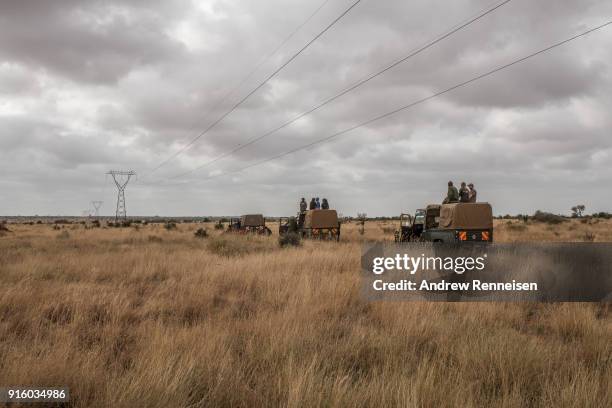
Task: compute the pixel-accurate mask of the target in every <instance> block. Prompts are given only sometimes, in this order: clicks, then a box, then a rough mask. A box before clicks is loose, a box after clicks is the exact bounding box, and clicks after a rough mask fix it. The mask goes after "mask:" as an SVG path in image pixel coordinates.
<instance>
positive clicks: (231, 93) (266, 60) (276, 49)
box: [213, 0, 329, 110]
mask: <svg viewBox="0 0 612 408" xmlns="http://www.w3.org/2000/svg"><path fill="white" fill-rule="evenodd" d="M327 3H329V0H325V1H324V2H323V3H321V4H320V5H319V7H317V8H316V9H315V11H313V12H312V14H310V16H308V18H307V19H306V20H304V21H303V22H302V23H301V24H300V25H299V26H297V27H296V28H295V30H293V31H292V32H291V33H290V34H289V35H288V36H287V37H286V38H285V39H284V40H283V41H282V42H281V43H280V44H279V45H278V46H277V47H276V48H275V49H274V50H272V52H270V53H269V54H268V55H266V56H265V57H264V58H263V59H262V60H261V61H260V62H259V63H257V65H255V67H254V68H253V69H252V70H251V71H250V72H249V73H248V74H247V75H246V76H245V77H244V78H243V79H242V80H241V81H240V82H239V83H238V84H237V85H236V86H235V87H233V88H232V89H231V90H230V91H229V92H228V93H226V94H225V96H223V98H221V100H220V101H219V102H218V103H217V104H216V105H215V106H214V108H213V110H214V109H216V108H218V107H219V106H221V105H222V104H223V102H225V100H226V99H227V98H229V97H230V96H231V95H233V94H234V92H236V91H237V90H238V89H240V87H241V86H242V85H244V84H245V83H246V82H247V81H248V80H249V79H250V78H251V77H252V76H253V74H255V72H257V71H258V70H259V68H261V66H262V65H263V64H265V63H266V62H268V61H269V60H270V58H272V57H273V56H274V55H276V53H277V52H278V51H279V50H280V49H281V48H283V47H284V46H285V44H287V43H288V42H289V40H291V39H292V38H293V36H295V35H296V34H297V33H298V31H300V30H301V29H302V27H304V26H305V25H306V24H308V23H309V22H310V20H312V18H313V17H314V16H316V15H317V14H318V13H319V11H321V9H322V8H323V7H325V5H326V4H327Z"/></svg>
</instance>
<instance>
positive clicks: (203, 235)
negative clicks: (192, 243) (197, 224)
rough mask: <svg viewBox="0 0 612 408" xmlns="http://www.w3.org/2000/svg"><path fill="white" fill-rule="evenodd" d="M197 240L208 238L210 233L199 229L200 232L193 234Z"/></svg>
mask: <svg viewBox="0 0 612 408" xmlns="http://www.w3.org/2000/svg"><path fill="white" fill-rule="evenodd" d="M193 235H194V236H195V237H196V238H207V237H208V231H206V229H204V228H198V230H197V231H196V232H195V233H194V234H193Z"/></svg>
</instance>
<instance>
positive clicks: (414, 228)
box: [395, 209, 425, 242]
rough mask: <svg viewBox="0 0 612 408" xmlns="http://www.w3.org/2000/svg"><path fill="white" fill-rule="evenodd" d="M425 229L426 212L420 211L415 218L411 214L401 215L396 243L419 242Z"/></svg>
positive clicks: (396, 232) (417, 211)
mask: <svg viewBox="0 0 612 408" xmlns="http://www.w3.org/2000/svg"><path fill="white" fill-rule="evenodd" d="M424 227H425V210H423V209H418V210H416V212H415V214H414V218H413V217H412V216H411V215H410V214H405V213H402V214H400V225H399V230H396V231H395V242H409V241H418V240H419V238H420V237H421V234H422V233H423V228H424Z"/></svg>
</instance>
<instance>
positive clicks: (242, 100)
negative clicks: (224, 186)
mask: <svg viewBox="0 0 612 408" xmlns="http://www.w3.org/2000/svg"><path fill="white" fill-rule="evenodd" d="M360 2H361V0H356V1H355V2H354V3H352V4H351V6H349V7H348V8H347V9H346V10H344V11H343V12H342V13H341V14H340V15H339V16H338V17H336V18H335V19H334V20H333V21H332V22H331V23H330V24H329V25H327V27H325V28H324V29H323V30H322V31H320V32H319V33H318V34H317V35H316V36H315V37H314V38H313V39H311V40H310V41H309V42H308V43H306V45H304V46H303V47H302V48H300V50H299V51H297V52H296V53H295V54H293V55H292V56H291V58H289V59H288V60H287V61H285V62H284V63H283V64H282V65H281V66H280V67H278V68H277V69H276V70H274V72H272V73H271V74H270V75H268V76H267V77H266V79H264V80H263V82H261V83H260V84H259V85H257V86H256V87H255V88H254V89H253V90H252V91H251V92H249V93H248V94H247V95H246V96H244V97H243V98H242V99H240V100H239V101H238V102H237V103H235V104H234V105H233V106H232V107H231V108H230V109H229V110H228V111H226V112H225V113H224V114H223V115H221V116H220V117H219V118H218V119H217V120H215V121H214V122H213V123H211V124H210V125H209V126H208V127H207V128H206V129H204V131H202V132H201V133H200V134H199V135H198V136H196V137H195V138H194V139H192V140H191V141H190V142H189V143H187V144H186V145H185V146H184V147H183V148H181V149H179V150H178V151H177V152H175V153H174V154H172V155H171V156H170V157H169V158H167V159H166V160H164V161H162V162H161V163H160V164H159V165H158V166H157V167H155V168H153V170H151V171H150V172H149V173H148V174H151V173H153V172H155V171H156V170H158V169H159V168H161V167H162V166H164V165H165V164H166V163H168V162H169V161H170V160H172V159H174V158H175V157H177V156H178V155H179V154H181V153H183V152H184V151H185V150H187V149H188V148H190V147H191V146H192V145H193V144H194V143H195V142H196V141H198V139H200V138H201V137H202V136H204V135H205V134H206V133H208V132H209V131H210V130H211V129H212V128H214V127H215V126H216V125H217V124H219V123H220V122H221V121H222V120H223V119H225V118H226V117H227V116H228V115H229V114H231V113H232V112H234V111H235V110H236V109H237V108H238V107H239V106H240V105H242V104H243V103H244V102H245V101H246V100H247V99H249V98H250V97H251V96H252V95H253V94H254V93H255V92H257V91H258V90H259V89H261V88H262V87H263V86H264V85H265V84H267V83H268V82H269V81H270V80H271V79H272V78H274V77H275V76H276V75H277V74H278V73H279V72H280V71H282V70H283V69H284V68H285V67H286V66H287V65H289V64H290V63H291V62H292V61H293V60H294V59H296V58H297V57H298V56H299V55H300V54H301V53H302V52H304V51H305V50H306V49H307V48H308V47H310V46H311V45H312V44H313V43H314V42H315V41H316V40H317V39H319V37H321V36H322V35H323V34H325V33H326V32H327V31H329V30H330V29H331V28H332V27H333V26H334V25H335V24H336V23H337V22H338V21H340V20H341V19H342V17H344V16H345V15H347V14H348V13H349V12H350V11H351V10H352V9H353V8H355V6H357V4H359V3H360Z"/></svg>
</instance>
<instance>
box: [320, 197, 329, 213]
mask: <svg viewBox="0 0 612 408" xmlns="http://www.w3.org/2000/svg"><path fill="white" fill-rule="evenodd" d="M321 209H322V210H329V203H328V202H327V198H324V199H323V201H321Z"/></svg>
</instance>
